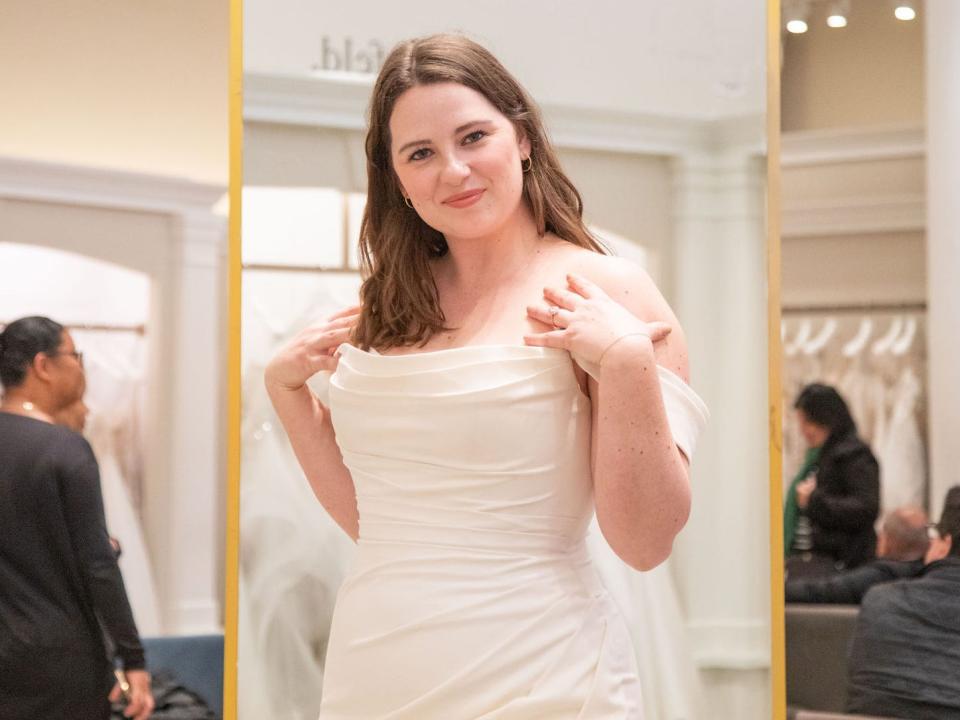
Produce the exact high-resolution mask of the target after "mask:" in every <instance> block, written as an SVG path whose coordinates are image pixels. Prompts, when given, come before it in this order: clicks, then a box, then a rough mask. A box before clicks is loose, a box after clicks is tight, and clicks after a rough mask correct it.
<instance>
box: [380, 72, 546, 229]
mask: <svg viewBox="0 0 960 720" xmlns="http://www.w3.org/2000/svg"><path fill="white" fill-rule="evenodd" d="M390 137H391V148H390V156H391V159H392V161H393V168H394V171H395V172H396V174H397V178H398V180H399V181H400V186H401V188H402V189H403V193H404V195H406V196H407V197H409V198H410V200H411V201H412V202H413V207H414V209H415V210H416V212H417V214H419V215H420V217H421V218H422V219H423V221H424V222H426V223H427V224H428V225H430V226H431V227H432V228H434V229H436V230H438V231H439V232H441V233H443V234H444V236H445V237H447V238H448V239H450V238H464V239H467V238H476V237H484V236H488V235H490V234H492V233H495V232H497V231H498V230H500V229H502V228H503V227H505V226H506V225H507V224H508V223H509V222H510V221H511V220H512V219H514V218H516V217H518V214H519V213H520V212H522V195H523V169H522V167H521V163H522V162H523V159H524V158H527V157H529V155H530V143H529V141H528V140H527V139H526V138H520V137H518V134H517V131H516V129H515V128H514V126H513V123H511V122H510V121H509V120H508V119H507V118H506V117H504V116H503V115H502V114H501V113H500V112H499V111H498V110H497V109H496V108H495V107H494V106H493V105H492V104H491V103H490V101H489V100H487V99H486V98H485V97H484V96H483V95H481V94H480V93H478V92H476V91H475V90H471V89H470V88H468V87H465V86H463V85H458V84H457V83H436V84H431V85H417V86H415V87H412V88H410V89H409V90H407V91H406V92H404V93H403V94H402V95H401V96H400V97H399V98H398V99H397V101H396V103H395V104H394V107H393V114H392V115H391V116H390ZM410 212H413V210H411V211H410Z"/></svg>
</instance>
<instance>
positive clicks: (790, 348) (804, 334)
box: [783, 320, 813, 356]
mask: <svg viewBox="0 0 960 720" xmlns="http://www.w3.org/2000/svg"><path fill="white" fill-rule="evenodd" d="M812 327H813V326H812V324H811V322H810V321H809V320H803V321H802V322H801V323H800V329H799V330H798V331H797V334H796V336H795V337H794V338H793V342H790V343H787V344H786V346H785V347H784V348H783V351H784V353H786V354H787V355H789V356H793V355H796V354H797V351H798V350H799V349H800V348H801V346H802V345H803V344H804V343H805V342H807V340H809V339H810V330H811V329H812Z"/></svg>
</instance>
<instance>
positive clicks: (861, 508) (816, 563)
mask: <svg viewBox="0 0 960 720" xmlns="http://www.w3.org/2000/svg"><path fill="white" fill-rule="evenodd" d="M794 407H795V408H796V411H797V418H798V421H799V423H800V429H801V432H802V434H803V438H804V441H805V442H806V445H807V451H806V454H805V456H804V460H803V463H802V464H801V467H800V470H799V471H798V472H797V474H796V476H795V477H794V479H793V482H792V483H791V484H790V487H789V489H788V491H787V498H786V503H785V507H784V522H783V526H784V550H785V552H786V555H787V573H788V575H789V576H792V577H799V576H809V575H823V574H829V573H833V572H837V571H839V570H843V569H850V568H855V567H857V566H859V565H862V564H864V563H865V562H867V561H869V560H871V559H873V557H874V556H875V554H876V544H877V535H876V532H875V531H874V523H875V522H876V520H877V516H878V515H879V512H880V468H879V465H878V463H877V459H876V458H875V457H874V455H873V452H872V451H871V450H870V447H869V446H868V445H867V444H866V443H864V442H863V440H861V439H860V437H859V436H858V435H857V426H856V423H854V421H853V417H852V416H851V415H850V411H849V409H848V408H847V404H846V402H844V400H843V398H842V397H840V394H839V393H838V392H837V391H836V390H835V389H834V388H833V387H830V386H828V385H822V384H819V383H812V384H810V385H807V386H806V387H805V388H803V390H802V391H801V392H800V395H799V396H798V397H797V399H796V402H795V403H794Z"/></svg>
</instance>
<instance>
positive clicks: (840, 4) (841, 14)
mask: <svg viewBox="0 0 960 720" xmlns="http://www.w3.org/2000/svg"><path fill="white" fill-rule="evenodd" d="M849 14H850V0H834V1H833V2H832V3H830V9H829V10H828V15H827V25H829V26H830V27H832V28H842V27H846V26H847V15H849Z"/></svg>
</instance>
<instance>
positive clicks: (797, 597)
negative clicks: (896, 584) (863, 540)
mask: <svg viewBox="0 0 960 720" xmlns="http://www.w3.org/2000/svg"><path fill="white" fill-rule="evenodd" d="M929 545H930V540H929V538H928V536H927V514H926V513H925V512H924V511H923V510H921V509H920V508H918V507H905V508H899V509H897V510H894V511H893V512H891V513H888V514H887V516H886V517H885V518H884V520H883V525H882V526H881V528H880V533H879V534H878V536H877V557H876V559H875V560H871V561H870V562H867V563H864V564H863V565H861V566H860V567H858V568H854V569H853V570H847V571H845V572H842V573H838V574H835V575H829V576H826V577H806V578H804V577H800V578H793V579H789V580H787V588H786V601H787V602H803V603H832V604H840V605H842V604H853V605H856V604H859V603H860V600H861V599H863V596H864V594H865V593H866V592H867V590H869V589H870V588H871V587H873V586H874V585H878V584H880V583H884V582H892V581H893V580H900V579H902V578H907V577H913V576H915V575H917V574H918V573H919V572H920V571H922V570H923V564H924V560H923V558H924V555H926V553H927V548H928V547H929Z"/></svg>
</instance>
